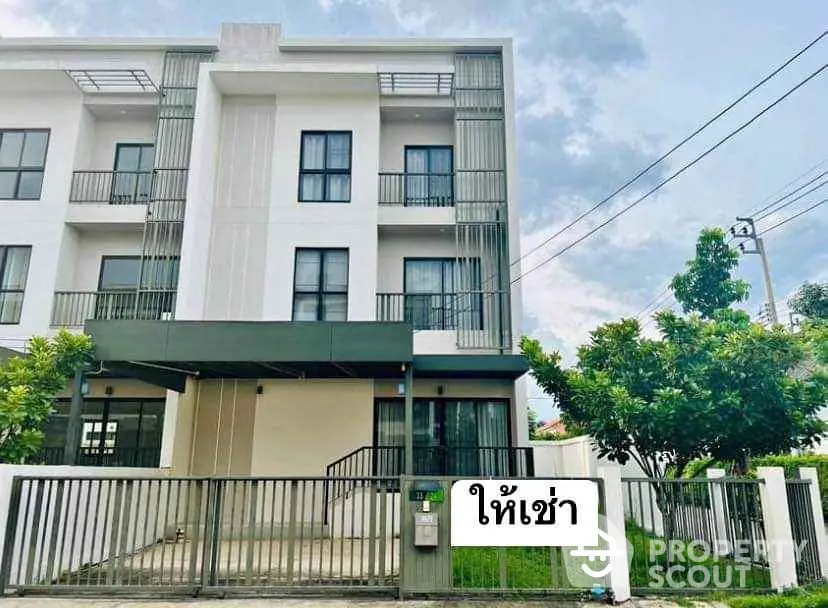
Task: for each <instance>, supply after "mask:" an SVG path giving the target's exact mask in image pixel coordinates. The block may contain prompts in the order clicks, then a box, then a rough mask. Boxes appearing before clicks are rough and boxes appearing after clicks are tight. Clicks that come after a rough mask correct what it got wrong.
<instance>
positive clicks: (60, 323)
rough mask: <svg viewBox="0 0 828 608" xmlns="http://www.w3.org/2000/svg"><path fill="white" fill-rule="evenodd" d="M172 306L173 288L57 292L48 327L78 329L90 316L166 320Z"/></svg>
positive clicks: (173, 298) (108, 318) (116, 318)
mask: <svg viewBox="0 0 828 608" xmlns="http://www.w3.org/2000/svg"><path fill="white" fill-rule="evenodd" d="M174 307H175V291H174V290H152V291H141V292H140V293H138V292H137V291H57V292H55V300H54V305H53V307H52V321H51V326H52V327H71V328H82V327H83V326H84V324H85V323H86V321H88V320H90V319H102V320H122V319H145V320H162V319H169V318H171V317H172V311H173V309H174Z"/></svg>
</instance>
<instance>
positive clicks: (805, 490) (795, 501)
mask: <svg viewBox="0 0 828 608" xmlns="http://www.w3.org/2000/svg"><path fill="white" fill-rule="evenodd" d="M810 486H811V480H810V479H788V480H786V482H785V488H786V491H787V492H786V493H787V499H788V512H789V514H790V518H791V532H793V539H794V544H795V551H796V553H795V555H796V556H797V558H798V559H797V560H796V578H797V580H798V582H799V584H800V585H805V584H808V583H813V582H816V581H818V580H820V579H821V578H822V571H821V567H820V562H819V550H818V548H817V538H816V527H815V526H814V519H813V510H812V506H811V489H810Z"/></svg>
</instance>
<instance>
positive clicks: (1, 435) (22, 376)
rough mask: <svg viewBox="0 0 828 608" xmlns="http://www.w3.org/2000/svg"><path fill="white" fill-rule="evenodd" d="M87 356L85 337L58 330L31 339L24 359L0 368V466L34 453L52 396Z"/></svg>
mask: <svg viewBox="0 0 828 608" xmlns="http://www.w3.org/2000/svg"><path fill="white" fill-rule="evenodd" d="M91 353H92V341H91V339H90V338H89V336H86V335H83V334H81V335H75V334H72V333H71V332H68V331H61V332H60V333H59V334H58V335H57V336H55V337H54V338H51V339H49V338H44V337H39V336H38V337H34V338H32V339H31V340H30V342H29V354H28V356H25V357H12V358H11V359H9V360H8V361H6V363H5V364H4V365H3V366H2V367H0V462H4V463H21V462H24V461H25V460H26V459H27V458H29V457H31V456H34V455H35V454H36V453H37V451H38V450H39V449H40V445H41V443H42V441H43V425H44V424H45V423H46V421H47V420H48V418H49V416H51V415H52V408H53V406H54V402H55V395H56V394H57V393H58V392H60V391H61V390H63V389H64V388H65V387H66V384H67V382H68V381H69V380H70V379H71V378H72V377H73V376H74V374H75V371H76V370H77V369H78V368H79V367H80V366H82V365H84V364H85V363H86V362H87V361H88V360H89V359H90V358H91Z"/></svg>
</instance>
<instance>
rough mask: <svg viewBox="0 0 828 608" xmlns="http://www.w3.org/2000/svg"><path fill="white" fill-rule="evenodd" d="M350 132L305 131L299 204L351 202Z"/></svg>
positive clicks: (301, 151)
mask: <svg viewBox="0 0 828 608" xmlns="http://www.w3.org/2000/svg"><path fill="white" fill-rule="evenodd" d="M352 140H353V137H352V133H351V131H302V141H301V145H300V153H299V156H300V159H299V201H300V202H326V203H347V202H350V200H351V144H352Z"/></svg>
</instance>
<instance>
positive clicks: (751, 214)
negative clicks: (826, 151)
mask: <svg viewBox="0 0 828 608" xmlns="http://www.w3.org/2000/svg"><path fill="white" fill-rule="evenodd" d="M825 163H828V158H824V159H822V160H821V161H819V162H818V163H817V164H815V165H814V166H813V167H811V168H810V169H808V170H807V171H805V172H804V173H802V174H800V175H797V176H796V177H795V178H793V179H792V180H791V181H789V182H788V183H787V184H785V185H784V186H782V187H781V188H779V189H778V190H776V191H774V192H772V193H771V194H769V195H768V196H766V197H765V198H764V199H763V200H762V202H761V203H759V205H761V204H763V203H765V202H767V201H768V200H769V199H772V198H773V197H774V196H776V195H778V194H779V193H780V192H782V191H783V190H785V188H787V187H788V186H791V185H793V184H795V183H796V182H798V181H799V180H801V179H802V178H803V177H805V176H806V175H808V174H810V173H811V172H812V171H813V170H814V169H819V168H820V167H821V166H822V165H824V164H825ZM823 175H825V173H821V174H819V175H818V176H817V177H815V178H814V179H812V180H811V181H809V182H808V183H806V184H803V187H804V186H807V185H808V184H810V183H812V182H814V181H816V180H817V179H819V178H820V177H822V176H823ZM799 189H801V188H798V189H797V190H799ZM797 190H794V193H795V192H796V191H797ZM790 194H793V193H789V194H788V195H786V196H785V197H783V198H787V196H790ZM774 204H776V201H774V202H773V203H771V205H774ZM759 205H757V207H758V206H759ZM768 206H770V205H768ZM767 208H768V207H763V208H762V209H756V207H754V208H753V210H751V211H748V212H746V213H745V215H748V216H751V217H752V216H754V215H756V214H757V213H762V212H763V211H764V210H765V209H767Z"/></svg>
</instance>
